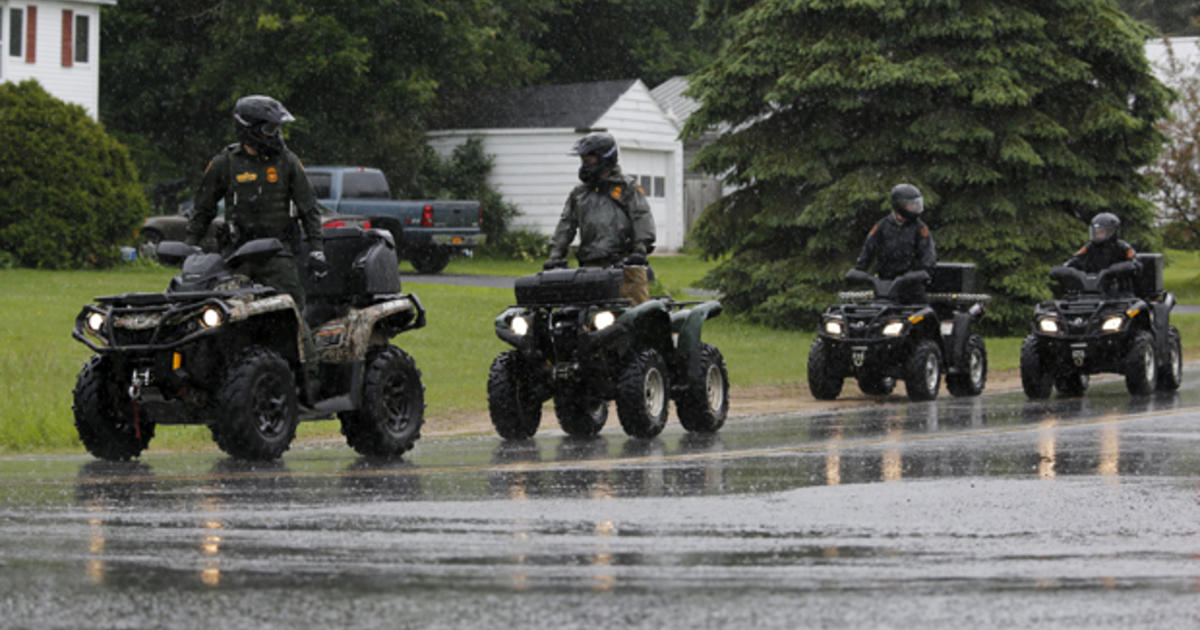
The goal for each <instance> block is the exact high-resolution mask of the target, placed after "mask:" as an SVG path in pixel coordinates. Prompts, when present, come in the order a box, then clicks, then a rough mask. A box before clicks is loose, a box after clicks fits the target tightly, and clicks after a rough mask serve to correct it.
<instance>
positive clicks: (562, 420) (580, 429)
mask: <svg viewBox="0 0 1200 630" xmlns="http://www.w3.org/2000/svg"><path fill="white" fill-rule="evenodd" d="M554 415H556V416H558V425H559V426H560V427H562V430H563V431H566V433H567V435H571V436H575V437H590V436H593V435H596V434H597V433H599V432H600V429H603V428H604V423H605V422H607V421H608V401H607V400H604V399H602V398H596V397H594V396H588V395H586V394H584V393H583V388H582V387H581V388H578V389H572V390H568V391H565V392H561V393H559V394H558V395H557V396H555V397H554Z"/></svg>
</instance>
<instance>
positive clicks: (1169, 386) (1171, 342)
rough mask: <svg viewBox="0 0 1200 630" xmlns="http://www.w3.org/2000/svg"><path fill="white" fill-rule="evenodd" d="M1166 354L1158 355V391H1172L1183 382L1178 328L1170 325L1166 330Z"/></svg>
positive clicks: (1181, 353) (1181, 352)
mask: <svg viewBox="0 0 1200 630" xmlns="http://www.w3.org/2000/svg"><path fill="white" fill-rule="evenodd" d="M1166 355H1167V356H1165V357H1159V358H1160V359H1161V361H1162V362H1161V363H1159V364H1158V385H1157V387H1158V391H1160V392H1173V391H1175V390H1177V389H1179V385H1180V384H1181V383H1182V382H1183V346H1182V344H1181V343H1180V339H1179V330H1178V329H1177V328H1175V327H1174V326H1171V327H1170V328H1169V329H1168V330H1167V353H1166Z"/></svg>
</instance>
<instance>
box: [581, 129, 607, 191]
mask: <svg viewBox="0 0 1200 630" xmlns="http://www.w3.org/2000/svg"><path fill="white" fill-rule="evenodd" d="M571 152H572V153H574V154H575V155H578V156H579V157H580V158H581V159H582V158H584V157H587V156H589V155H594V156H596V163H595V164H583V165H581V166H580V167H579V180H580V181H582V182H583V183H585V184H588V185H589V186H591V185H595V184H596V182H598V181H600V178H601V177H602V176H603V175H604V174H605V173H607V172H609V171H611V170H613V168H615V167H616V166H617V139H616V138H614V137H613V136H612V134H611V133H606V132H603V131H596V132H593V133H589V134H588V135H586V136H584V137H582V138H580V139H579V140H576V141H575V146H574V147H571Z"/></svg>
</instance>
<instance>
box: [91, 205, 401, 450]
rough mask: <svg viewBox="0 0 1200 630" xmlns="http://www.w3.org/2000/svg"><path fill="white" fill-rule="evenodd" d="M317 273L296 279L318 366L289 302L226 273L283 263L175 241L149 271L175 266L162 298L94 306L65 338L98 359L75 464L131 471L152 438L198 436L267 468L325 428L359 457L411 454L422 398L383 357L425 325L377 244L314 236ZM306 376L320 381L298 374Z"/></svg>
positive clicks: (246, 251)
mask: <svg viewBox="0 0 1200 630" xmlns="http://www.w3.org/2000/svg"><path fill="white" fill-rule="evenodd" d="M323 233H324V237H325V243H326V256H327V258H328V261H329V266H330V269H329V272H328V275H326V276H325V277H324V278H322V279H321V280H319V281H312V280H309V279H308V274H307V273H302V276H303V277H305V278H306V282H307V286H306V294H307V296H308V300H307V301H308V304H307V306H306V308H305V311H306V312H305V313H304V314H303V316H304V317H305V318H306V321H307V322H308V324H309V325H310V326H311V328H312V332H313V337H314V340H315V347H316V356H306V353H305V348H304V344H303V343H302V337H301V336H300V335H301V331H302V330H303V329H302V327H301V326H300V318H301V316H302V314H301V313H300V312H299V311H298V310H297V308H296V304H295V302H294V301H293V300H292V297H291V296H290V295H287V294H283V293H279V292H277V291H276V290H275V289H273V288H271V287H266V286H262V285H257V284H254V283H252V282H251V281H250V280H249V278H247V277H246V276H244V275H240V274H238V273H235V271H236V270H237V269H239V267H240V266H241V265H243V264H247V263H253V262H255V261H257V260H265V259H266V258H269V257H271V256H274V255H275V254H276V253H277V252H279V251H280V250H281V249H282V247H283V246H282V244H281V243H280V241H279V240H278V239H275V238H267V239H258V240H253V241H250V242H247V243H246V244H244V245H243V246H242V247H240V248H239V249H238V250H237V251H236V252H234V253H233V254H232V255H230V256H228V257H225V258H223V257H222V256H221V255H219V254H210V253H203V252H200V251H199V250H198V249H197V248H194V247H191V246H189V245H185V244H184V243H181V242H179V241H164V242H163V243H161V244H160V245H159V246H158V250H157V254H158V259H159V260H160V261H162V262H163V263H164V264H168V265H182V272H181V273H180V274H179V275H177V276H175V277H174V278H173V279H172V280H171V283H170V286H169V287H168V288H167V290H166V291H165V292H164V293H126V294H122V295H110V296H105V297H98V298H96V300H95V303H94V304H89V305H87V306H85V307H84V308H83V310H82V311H81V312H80V313H79V316H78V317H77V318H76V319H75V330H74V332H73V333H72V335H73V336H74V337H75V338H76V339H78V340H79V341H81V342H83V343H84V344H86V345H87V346H88V347H89V348H91V349H92V350H93V351H95V352H96V354H95V355H94V356H92V358H91V359H90V360H89V361H88V362H87V364H85V365H84V367H83V370H82V371H81V372H80V373H79V377H78V382H77V384H76V386H75V391H74V397H75V400H74V410H75V427H76V429H77V430H78V432H79V437H80V439H81V440H82V441H83V444H84V446H85V447H86V448H87V450H88V451H89V452H90V453H92V454H93V455H95V456H96V457H99V458H102V459H107V460H125V459H129V458H131V457H136V456H137V455H138V454H140V453H141V452H142V450H144V449H145V448H146V446H147V445H148V444H149V442H150V439H151V438H152V437H153V436H154V431H155V427H156V426H158V425H166V424H204V425H207V426H208V427H209V429H210V430H211V431H212V435H213V439H214V440H216V442H217V444H218V445H219V446H220V448H221V450H223V451H225V452H226V453H229V454H230V455H232V456H234V457H237V458H241V459H248V460H273V459H276V458H278V457H279V456H280V455H282V454H283V452H284V451H286V450H287V449H288V447H289V445H290V444H291V442H292V439H293V438H294V437H295V434H296V424H297V422H298V421H299V420H319V419H328V418H332V417H333V414H335V413H336V414H337V417H338V418H339V419H340V420H341V423H342V433H343V434H345V436H346V440H347V442H348V443H349V444H350V446H351V447H353V448H354V449H355V450H356V451H358V452H359V453H363V454H365V455H375V456H392V455H398V454H401V453H403V452H405V451H407V450H408V449H410V448H412V445H413V443H414V442H415V441H416V440H417V438H418V437H419V436H420V427H421V424H422V422H423V421H424V410H425V393H424V387H423V386H422V384H421V373H420V371H418V370H417V367H416V364H415V363H414V362H413V360H412V358H411V357H409V356H408V355H407V354H405V352H404V351H403V350H401V349H399V348H397V347H395V346H392V345H390V344H389V343H388V340H389V339H391V338H392V337H394V336H395V335H397V334H399V333H401V332H404V331H406V330H413V329H416V328H421V327H422V326H424V325H425V310H424V308H423V307H422V306H421V302H420V301H419V300H418V299H417V296H416V295H413V294H408V295H404V294H401V293H400V276H399V271H398V269H397V260H396V249H395V245H394V243H393V242H392V240H391V235H390V234H388V233H387V232H384V231H381V230H365V231H364V230H362V229H359V228H326V229H325V230H324V232H323ZM313 362H316V363H317V365H318V373H319V378H318V379H317V380H316V382H310V380H311V379H308V378H307V377H306V374H307V373H309V370H306V369H305V367H306V366H309V365H311V364H312V363H313Z"/></svg>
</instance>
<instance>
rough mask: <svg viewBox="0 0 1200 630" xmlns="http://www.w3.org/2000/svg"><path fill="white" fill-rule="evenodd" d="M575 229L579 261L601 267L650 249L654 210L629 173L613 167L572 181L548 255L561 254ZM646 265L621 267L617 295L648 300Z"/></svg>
mask: <svg viewBox="0 0 1200 630" xmlns="http://www.w3.org/2000/svg"><path fill="white" fill-rule="evenodd" d="M576 231H578V232H579V241H580V244H579V251H578V253H577V255H578V257H579V264H580V265H582V266H587V267H603V266H608V265H611V264H614V263H617V262H619V261H621V260H622V259H624V258H625V257H627V256H630V255H633V254H637V255H640V256H645V255H646V254H648V253H650V252H651V251H653V250H654V240H655V229H654V215H653V214H651V212H650V203H649V202H648V201H646V196H645V193H644V192H643V191H642V189H641V187H640V186H638V185H637V180H636V179H634V178H633V177H626V176H625V175H622V174H621V169H620V167H618V166H613V167H612V170H611V172H610V173H609V174H608V176H607V177H605V178H603V179H601V180H600V181H599V182H597V183H596V185H594V186H592V185H588V184H581V185H579V186H576V187H575V189H574V190H572V191H571V194H570V195H569V196H568V197H567V202H566V204H565V205H564V206H563V212H562V216H561V217H560V218H559V220H558V227H557V228H556V229H555V230H554V237H553V238H552V239H551V245H550V258H551V259H552V260H553V259H565V258H566V256H567V248H568V247H570V245H571V241H572V240H574V238H575V233H576ZM648 284H649V283H648V281H647V278H646V269H645V268H644V267H636V266H635V267H626V268H625V281H624V283H623V284H622V285H621V296H622V297H626V298H629V299H631V300H633V302H634V304H640V303H642V302H645V301H646V300H648V299H650V292H649V286H648Z"/></svg>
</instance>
